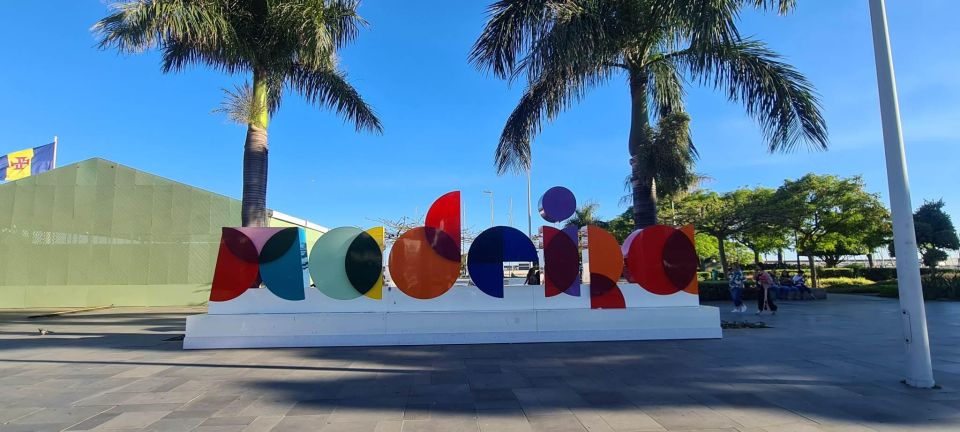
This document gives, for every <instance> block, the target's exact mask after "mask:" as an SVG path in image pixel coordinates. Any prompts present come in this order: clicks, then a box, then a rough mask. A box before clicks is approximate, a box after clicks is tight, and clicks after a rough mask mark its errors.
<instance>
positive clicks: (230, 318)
mask: <svg viewBox="0 0 960 432" xmlns="http://www.w3.org/2000/svg"><path fill="white" fill-rule="evenodd" d="M719 324H720V311H719V309H717V308H715V307H711V306H695V307H660V308H629V309H607V310H595V309H555V310H527V311H474V312H462V311H458V312H367V313H364V312H326V313H292V314H243V315H207V314H204V315H194V316H191V317H188V318H187V335H186V337H185V338H184V340H183V348H184V349H204V348H268V347H320V346H374V345H449V344H481V343H530V342H581V341H624V340H652V339H716V338H721V337H722V333H721V330H720V325H719Z"/></svg>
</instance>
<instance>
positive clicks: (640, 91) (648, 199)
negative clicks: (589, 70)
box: [629, 71, 657, 229]
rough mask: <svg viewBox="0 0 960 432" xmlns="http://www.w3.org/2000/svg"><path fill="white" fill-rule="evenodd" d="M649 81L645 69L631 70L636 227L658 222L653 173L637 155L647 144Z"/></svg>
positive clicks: (631, 152) (631, 182)
mask: <svg viewBox="0 0 960 432" xmlns="http://www.w3.org/2000/svg"><path fill="white" fill-rule="evenodd" d="M648 86H649V82H648V80H647V74H646V71H638V72H634V71H631V72H630V108H631V109H630V142H629V149H630V185H631V187H632V188H633V191H632V192H633V223H634V227H635V228H637V229H641V228H646V227H648V226H651V225H656V224H657V185H656V182H655V181H654V179H653V173H650V172H648V171H647V167H645V166H643V164H642V161H640V160H639V159H638V155H639V154H640V151H639V149H641V148H642V147H643V146H647V145H650V114H649V110H648V107H647V90H648Z"/></svg>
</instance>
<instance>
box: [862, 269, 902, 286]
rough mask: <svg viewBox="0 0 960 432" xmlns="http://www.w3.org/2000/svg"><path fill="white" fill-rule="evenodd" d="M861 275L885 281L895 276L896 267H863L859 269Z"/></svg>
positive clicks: (876, 280) (877, 280)
mask: <svg viewBox="0 0 960 432" xmlns="http://www.w3.org/2000/svg"><path fill="white" fill-rule="evenodd" d="M861 276H863V277H865V278H867V279H870V280H872V281H875V282H879V281H885V280H890V279H896V278H897V269H895V268H886V267H884V268H880V267H874V268H865V269H863V270H862V271H861Z"/></svg>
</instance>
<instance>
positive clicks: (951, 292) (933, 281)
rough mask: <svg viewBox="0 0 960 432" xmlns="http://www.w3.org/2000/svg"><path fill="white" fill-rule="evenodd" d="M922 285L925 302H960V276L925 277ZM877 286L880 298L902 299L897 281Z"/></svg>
mask: <svg viewBox="0 0 960 432" xmlns="http://www.w3.org/2000/svg"><path fill="white" fill-rule="evenodd" d="M922 283H923V299H924V300H948V299H949V300H960V276H947V277H938V278H931V277H924V278H923V282H922ZM875 286H876V287H877V292H878V293H879V296H880V297H890V298H898V297H900V290H899V288H898V286H897V281H895V280H894V281H884V282H881V283H878V284H876V285H875Z"/></svg>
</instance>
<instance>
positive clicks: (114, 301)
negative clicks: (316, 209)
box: [0, 159, 320, 308]
mask: <svg viewBox="0 0 960 432" xmlns="http://www.w3.org/2000/svg"><path fill="white" fill-rule="evenodd" d="M239 225H240V202H239V201H238V200H235V199H232V198H229V197H226V196H223V195H218V194H215V193H212V192H209V191H205V190H202V189H198V188H195V187H191V186H187V185H185V184H182V183H177V182H174V181H171V180H168V179H165V178H162V177H159V176H155V175H152V174H149V173H145V172H142V171H138V170H135V169H132V168H129V167H125V166H122V165H119V164H117V163H114V162H110V161H107V160H103V159H89V160H86V161H83V162H79V163H76V164H72V165H67V166H64V167H60V168H57V169H55V170H52V171H48V172H46V173H43V174H40V175H36V176H32V177H28V178H25V179H22V180H17V181H14V182H9V183H5V184H2V185H0V308H47V307H92V306H106V305H114V306H186V305H200V304H203V303H205V302H206V301H207V298H208V297H209V293H210V281H211V279H212V277H213V268H214V265H215V263H216V257H217V251H218V248H219V244H220V232H221V228H222V227H225V226H226V227H231V226H239ZM292 225H293V224H290V223H289V222H284V221H280V220H276V219H272V220H271V226H292ZM319 236H320V232H319V231H316V230H312V229H307V240H308V246H312V243H313V242H315V241H316V239H317V238H318V237H319Z"/></svg>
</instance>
